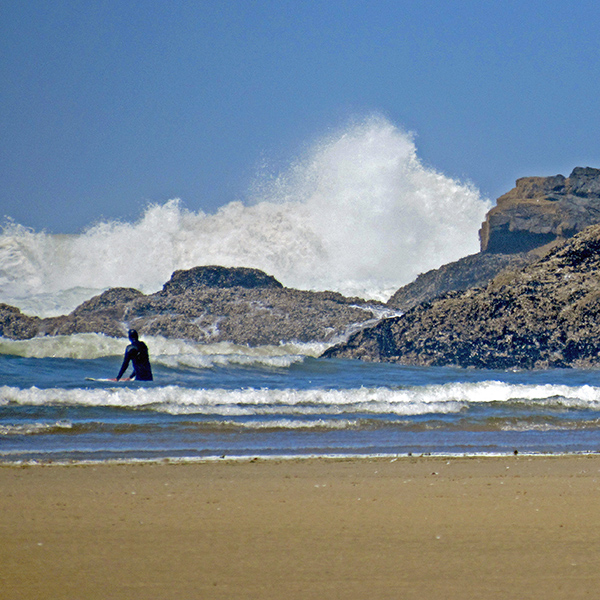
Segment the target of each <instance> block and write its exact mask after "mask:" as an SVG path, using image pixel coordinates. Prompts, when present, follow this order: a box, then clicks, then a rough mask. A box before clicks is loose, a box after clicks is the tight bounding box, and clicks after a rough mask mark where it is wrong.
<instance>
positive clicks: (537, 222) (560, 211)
mask: <svg viewBox="0 0 600 600" xmlns="http://www.w3.org/2000/svg"><path fill="white" fill-rule="evenodd" d="M596 223H600V169H592V168H589V167H586V168H582V167H576V168H575V169H573V172H572V173H571V175H570V176H569V177H568V178H565V177H563V176H562V175H556V176H554V177H524V178H522V179H518V180H517V184H516V187H515V188H514V189H512V190H511V191H510V192H508V193H506V194H504V195H503V196H500V198H498V200H497V205H496V206H495V207H494V208H492V209H491V210H490V211H489V212H488V214H487V216H486V220H485V221H484V223H483V224H482V227H481V230H480V231H479V237H480V242H481V252H479V253H478V254H473V255H471V256H467V257H465V258H462V259H460V260H458V261H456V262H453V263H450V264H448V265H444V266H442V267H440V268H439V269H434V270H432V271H428V272H427V273H423V274H421V275H419V276H418V277H417V279H416V280H415V281H413V282H411V283H409V284H408V285H405V286H404V287H402V288H400V289H399V290H398V291H397V292H396V293H395V294H394V295H393V296H392V297H391V298H390V299H389V300H388V305H389V306H390V307H393V308H395V309H398V310H402V311H407V310H409V309H411V308H412V307H414V306H416V305H417V304H419V303H421V302H429V301H431V300H433V299H434V298H437V297H439V296H441V295H443V294H447V293H448V292H455V291H462V290H466V289H469V288H474V287H481V286H484V285H487V284H488V283H489V282H490V281H491V280H492V279H493V278H494V277H495V276H496V275H498V273H500V272H501V271H503V270H504V269H517V268H520V267H523V266H525V265H526V264H528V263H531V262H533V261H534V260H537V259H538V258H539V257H540V256H541V255H543V254H545V252H547V251H548V250H550V249H551V248H552V247H553V246H554V245H555V244H557V243H562V242H563V241H564V240H565V239H567V238H569V237H571V236H573V235H575V234H576V233H578V232H579V231H582V230H583V229H585V228H586V227H588V226H590V225H594V224H596Z"/></svg>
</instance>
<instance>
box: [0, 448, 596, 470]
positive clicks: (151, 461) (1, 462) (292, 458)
mask: <svg viewBox="0 0 600 600" xmlns="http://www.w3.org/2000/svg"><path fill="white" fill-rule="evenodd" d="M571 456H573V457H578V456H598V457H600V451H598V450H577V451H572V452H569V451H565V452H519V451H518V450H514V451H512V452H472V453H468V454H467V453H451V452H427V453H423V454H421V453H406V454H395V453H389V454H387V453H385V454H273V455H261V454H255V455H233V454H232V455H221V456H184V457H171V456H165V457H156V458H109V459H101V458H99V459H93V458H90V459H85V458H84V459H70V458H59V459H53V458H39V459H38V458H32V459H16V460H7V459H5V458H2V457H0V468H3V467H21V466H56V467H69V466H95V465H117V466H118V465H145V464H148V465H185V464H202V463H227V462H232V463H240V464H242V463H249V462H250V463H253V462H269V461H274V462H286V461H289V462H296V461H298V462H300V461H312V460H323V461H332V462H335V461H348V460H353V461H363V460H366V461H372V460H390V461H392V462H395V461H397V460H403V459H428V458H432V459H436V458H439V459H443V458H447V459H461V458H462V459H470V458H509V457H520V458H536V457H539V458H552V457H556V458H567V457H571Z"/></svg>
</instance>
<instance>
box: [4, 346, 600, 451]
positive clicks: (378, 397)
mask: <svg viewBox="0 0 600 600" xmlns="http://www.w3.org/2000/svg"><path fill="white" fill-rule="evenodd" d="M44 341H46V340H42V341H40V340H31V341H26V342H6V341H5V342H3V343H1V344H0V351H1V352H2V354H0V381H2V385H1V386H0V460H2V461H31V460H36V461H48V460H51V461H71V460H78V461H79V460H111V459H118V460H134V459H150V460H159V459H188V460H192V459H219V458H221V457H228V458H253V457H294V456H357V455H369V456H372V455H387V456H398V455H407V454H413V455H421V454H444V455H457V454H458V455H463V454H469V455H470V454H508V453H513V452H515V451H517V452H519V453H571V452H597V451H599V450H600V372H598V371H578V370H548V371H536V372H525V371H523V372H514V371H480V370H471V369H458V368H424V367H406V366H400V365H396V364H382V363H365V362H360V361H348V360H329V359H319V358H317V355H318V353H319V352H320V351H321V349H322V347H320V346H319V345H312V346H303V345H300V344H296V345H295V344H288V345H281V346H272V347H262V348H247V347H241V346H235V345H232V344H218V345H212V346H211V345H200V344H193V343H189V342H187V343H183V342H170V341H168V340H164V339H161V338H148V339H146V342H147V343H148V345H149V347H150V352H151V357H152V362H153V369H154V374H155V380H154V381H153V382H123V383H115V382H110V381H106V382H101V381H100V382H97V381H88V380H86V377H93V378H109V377H114V376H115V375H116V373H117V371H118V369H119V366H120V363H121V353H120V352H118V351H119V350H122V349H123V347H124V345H125V340H116V339H112V338H106V337H104V336H101V335H97V334H83V335H82V334H79V335H74V336H64V337H59V338H55V339H53V340H52V344H48V345H46V346H44V343H43V342H44Z"/></svg>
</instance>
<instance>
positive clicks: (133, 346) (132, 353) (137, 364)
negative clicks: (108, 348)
mask: <svg viewBox="0 0 600 600" xmlns="http://www.w3.org/2000/svg"><path fill="white" fill-rule="evenodd" d="M128 335H129V341H130V342H131V343H130V344H129V346H127V348H126V349H125V357H124V358H123V364H122V365H121V370H120V371H119V374H118V375H117V381H119V379H121V377H122V376H123V373H125V371H126V370H127V367H128V366H129V363H130V362H131V363H132V365H133V373H132V374H131V377H130V379H135V380H136V381H152V369H151V367H150V358H149V357H148V346H146V344H144V342H140V341H139V340H138V332H137V331H136V330H135V329H130V330H129V332H128Z"/></svg>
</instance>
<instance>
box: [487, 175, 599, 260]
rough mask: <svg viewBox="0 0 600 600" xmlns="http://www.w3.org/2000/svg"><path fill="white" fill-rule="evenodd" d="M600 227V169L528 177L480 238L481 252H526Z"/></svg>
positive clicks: (501, 205) (489, 218)
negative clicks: (565, 175)
mask: <svg viewBox="0 0 600 600" xmlns="http://www.w3.org/2000/svg"><path fill="white" fill-rule="evenodd" d="M596 223H600V169H592V168H590V167H585V168H583V167H576V168H575V169H573V172H572V173H571V175H569V177H568V178H565V177H563V176H562V175H556V176H554V177H524V178H522V179H518V180H517V183H516V187H515V188H514V189H512V190H511V191H510V192H508V193H506V194H504V195H503V196H500V198H498V200H497V204H496V206H495V207H494V208H493V209H492V210H490V212H489V213H488V214H487V217H486V220H485V222H484V223H483V225H482V227H481V230H480V232H479V237H480V241H481V251H482V252H499V253H512V252H526V251H528V250H531V249H532V248H536V247H539V246H543V245H544V244H547V243H549V242H551V241H553V240H556V239H566V238H569V237H571V236H573V235H575V234H576V233H577V232H579V231H581V230H582V229H585V228H586V227H588V226H590V225H594V224H596Z"/></svg>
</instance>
